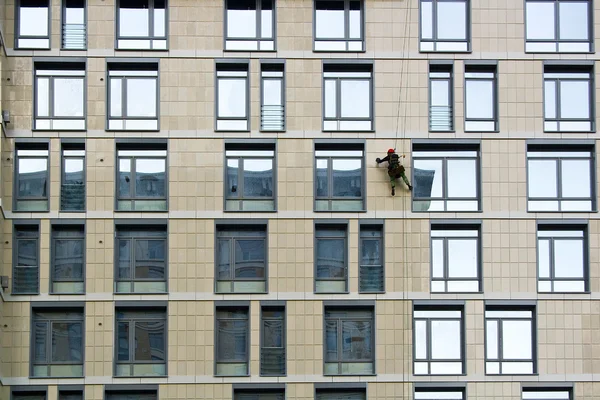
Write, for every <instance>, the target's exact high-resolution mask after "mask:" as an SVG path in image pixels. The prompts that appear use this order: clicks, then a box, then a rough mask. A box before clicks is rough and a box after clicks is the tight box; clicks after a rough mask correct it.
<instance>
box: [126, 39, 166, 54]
mask: <svg viewBox="0 0 600 400" xmlns="http://www.w3.org/2000/svg"><path fill="white" fill-rule="evenodd" d="M140 40H157V39H148V38H140ZM158 40H163V39H158ZM115 51H144V52H146V51H150V52H153V53H158V52H161V51H162V52H168V51H169V48H168V47H167V48H166V49H119V48H117V47H115Z"/></svg>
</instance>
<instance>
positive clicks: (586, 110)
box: [560, 81, 590, 119]
mask: <svg viewBox="0 0 600 400" xmlns="http://www.w3.org/2000/svg"><path fill="white" fill-rule="evenodd" d="M589 86H590V83H589V82H581V81H579V82H565V81H562V82H561V83H560V116H561V118H582V119H586V118H589V116H590V105H589V102H590V99H589V93H590V90H589Z"/></svg>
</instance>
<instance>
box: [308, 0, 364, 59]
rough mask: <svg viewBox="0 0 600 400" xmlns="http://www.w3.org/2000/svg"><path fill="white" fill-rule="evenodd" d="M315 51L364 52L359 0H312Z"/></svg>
mask: <svg viewBox="0 0 600 400" xmlns="http://www.w3.org/2000/svg"><path fill="white" fill-rule="evenodd" d="M314 7H315V22H314V24H315V28H314V35H315V41H314V50H315V51H364V50H365V42H364V2H363V0H314Z"/></svg>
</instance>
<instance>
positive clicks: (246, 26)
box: [227, 10, 256, 38]
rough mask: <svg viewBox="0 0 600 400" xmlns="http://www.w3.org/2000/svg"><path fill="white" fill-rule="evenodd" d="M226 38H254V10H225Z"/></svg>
mask: <svg viewBox="0 0 600 400" xmlns="http://www.w3.org/2000/svg"><path fill="white" fill-rule="evenodd" d="M227 37H228V38H255V37H256V10H227Z"/></svg>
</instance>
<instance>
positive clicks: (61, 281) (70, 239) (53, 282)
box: [50, 225, 85, 294]
mask: <svg viewBox="0 0 600 400" xmlns="http://www.w3.org/2000/svg"><path fill="white" fill-rule="evenodd" d="M51 253H52V259H51V264H50V267H51V268H50V292H51V293H54V294H81V293H85V280H84V271H85V261H84V260H85V257H84V255H85V227H84V226H82V225H55V226H53V227H52V250H51Z"/></svg>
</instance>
